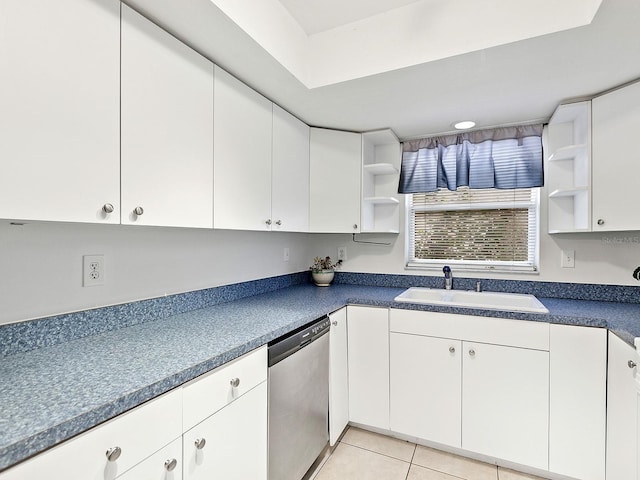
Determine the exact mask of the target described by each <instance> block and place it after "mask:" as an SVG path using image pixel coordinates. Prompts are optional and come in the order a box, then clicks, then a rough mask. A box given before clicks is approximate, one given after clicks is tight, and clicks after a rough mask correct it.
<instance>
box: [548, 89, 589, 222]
mask: <svg viewBox="0 0 640 480" xmlns="http://www.w3.org/2000/svg"><path fill="white" fill-rule="evenodd" d="M548 142H549V151H550V152H553V153H552V154H551V155H550V156H549V157H548V158H547V160H548V164H547V171H546V181H545V184H546V188H547V191H548V192H550V193H549V194H548V204H547V206H548V222H549V225H548V229H547V231H548V232H549V233H569V232H588V231H590V229H591V102H590V101H585V102H577V103H569V104H564V105H560V106H559V107H558V108H557V109H556V111H555V113H554V114H553V116H552V117H551V119H550V120H549V129H548Z"/></svg>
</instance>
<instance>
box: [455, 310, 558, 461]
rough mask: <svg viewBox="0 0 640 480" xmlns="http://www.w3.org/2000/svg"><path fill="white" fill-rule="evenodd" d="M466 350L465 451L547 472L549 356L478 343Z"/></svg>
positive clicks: (547, 354)
mask: <svg viewBox="0 0 640 480" xmlns="http://www.w3.org/2000/svg"><path fill="white" fill-rule="evenodd" d="M478 321H481V320H478ZM462 350H463V354H462V358H463V360H462V365H463V367H462V372H463V373H462V448H463V449H465V450H470V451H473V452H478V453H482V454H484V455H489V456H492V457H496V458H502V459H505V460H509V461H512V462H516V463H519V464H522V465H527V466H531V467H535V468H540V469H543V470H546V469H547V467H548V425H549V352H545V351H538V350H530V349H525V348H516V347H508V346H502V345H488V344H483V343H474V342H463V344H462Z"/></svg>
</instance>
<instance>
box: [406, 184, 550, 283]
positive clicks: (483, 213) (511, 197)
mask: <svg viewBox="0 0 640 480" xmlns="http://www.w3.org/2000/svg"><path fill="white" fill-rule="evenodd" d="M409 216H410V218H409V232H408V233H409V239H408V240H409V249H408V262H407V265H408V266H409V267H411V266H413V267H418V266H420V267H424V266H425V264H436V265H441V264H443V263H451V264H459V265H466V266H467V267H468V268H478V269H506V270H525V271H535V270H536V256H537V230H538V228H537V227H538V189H537V188H522V189H514V190H498V189H482V190H472V189H469V188H467V187H460V188H459V189H458V190H457V191H449V190H444V189H443V190H440V191H437V192H429V193H416V194H413V195H411V196H410V205H409Z"/></svg>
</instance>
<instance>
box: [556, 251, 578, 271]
mask: <svg viewBox="0 0 640 480" xmlns="http://www.w3.org/2000/svg"><path fill="white" fill-rule="evenodd" d="M560 266H561V267H562V268H575V266H576V252H575V250H562V259H561V260H560Z"/></svg>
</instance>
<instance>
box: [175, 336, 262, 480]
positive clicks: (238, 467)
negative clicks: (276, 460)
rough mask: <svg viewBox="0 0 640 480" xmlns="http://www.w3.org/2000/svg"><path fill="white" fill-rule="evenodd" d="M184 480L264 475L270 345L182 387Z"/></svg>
mask: <svg viewBox="0 0 640 480" xmlns="http://www.w3.org/2000/svg"><path fill="white" fill-rule="evenodd" d="M183 390H184V415H183V418H184V428H185V430H186V431H185V433H184V435H183V454H184V478H185V480H200V479H218V478H224V479H225V480H234V479H237V480H244V479H249V478H250V479H252V480H266V478H267V347H266V346H263V347H260V348H258V349H256V350H254V351H252V352H249V353H247V354H246V355H243V356H242V357H239V358H237V359H236V360H233V361H232V362H229V363H227V364H225V365H222V366H221V367H219V368H217V369H215V370H213V371H211V372H209V373H206V374H204V375H202V376H201V377H198V378H196V379H195V380H193V381H192V382H190V383H188V384H187V385H185V386H184V388H183Z"/></svg>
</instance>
